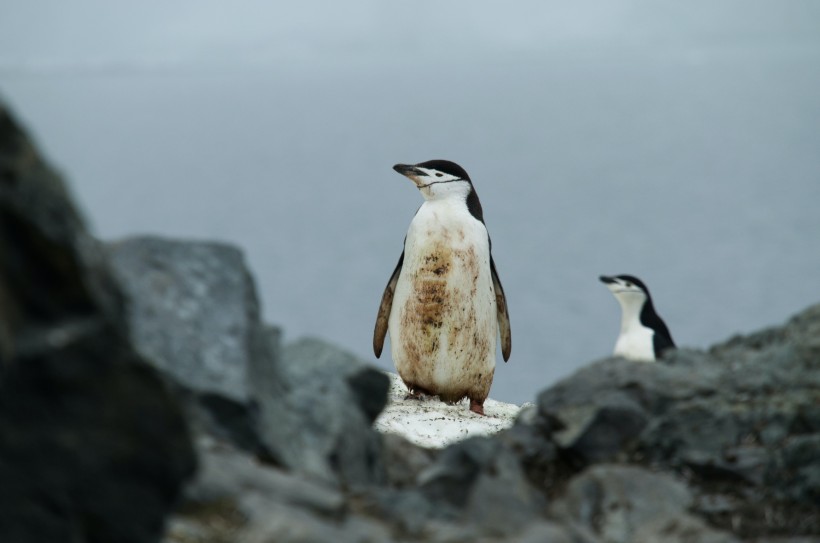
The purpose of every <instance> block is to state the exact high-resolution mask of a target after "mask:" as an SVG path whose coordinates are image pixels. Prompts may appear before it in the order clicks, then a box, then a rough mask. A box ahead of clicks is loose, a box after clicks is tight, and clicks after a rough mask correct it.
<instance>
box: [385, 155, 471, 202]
mask: <svg viewBox="0 0 820 543" xmlns="http://www.w3.org/2000/svg"><path fill="white" fill-rule="evenodd" d="M393 169H394V170H396V171H397V172H399V173H400V174H402V175H404V176H405V177H407V178H409V179H410V180H411V181H412V182H413V183H415V184H416V187H417V188H418V189H419V192H421V194H422V196H424V199H425V200H439V199H443V198H448V197H453V196H456V197H460V198H467V196H469V195H470V193H471V192H473V183H472V181H470V176H469V175H467V172H466V171H465V170H464V168H462V167H461V166H459V165H458V164H456V163H455V162H450V161H449V160H428V161H427V162H419V163H418V164H413V165H410V164H396V165H395V166H393Z"/></svg>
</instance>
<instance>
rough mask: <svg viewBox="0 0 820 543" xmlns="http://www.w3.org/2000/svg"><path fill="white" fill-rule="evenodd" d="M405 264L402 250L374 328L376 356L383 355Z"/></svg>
mask: <svg viewBox="0 0 820 543" xmlns="http://www.w3.org/2000/svg"><path fill="white" fill-rule="evenodd" d="M403 264H404V251H402V252H401V256H400V257H399V263H398V264H396V269H395V270H393V275H391V276H390V281H388V282H387V286H386V287H384V294H382V302H381V304H379V314H378V315H377V316H376V328H375V330H373V353H374V354H375V355H376V358H379V357H380V356H381V355H382V348H384V336H385V335H386V334H387V322H388V321H389V320H390V309H391V308H392V307H393V294H394V293H395V292H396V283H398V282H399V275H400V274H401V267H402V265H403Z"/></svg>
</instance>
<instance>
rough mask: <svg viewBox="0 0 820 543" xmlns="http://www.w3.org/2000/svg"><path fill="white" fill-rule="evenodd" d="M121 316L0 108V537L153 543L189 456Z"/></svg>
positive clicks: (91, 247)
mask: <svg viewBox="0 0 820 543" xmlns="http://www.w3.org/2000/svg"><path fill="white" fill-rule="evenodd" d="M123 317H124V316H123V298H122V296H121V293H120V291H119V288H118V286H117V284H116V282H115V281H114V280H113V278H112V276H111V274H110V271H109V269H108V267H107V265H106V261H105V258H104V254H103V252H102V251H101V250H100V248H99V246H98V244H97V242H96V241H95V240H94V239H93V238H92V237H91V236H90V235H89V234H88V232H87V231H86V229H85V226H84V223H83V220H82V217H81V216H80V213H79V212H78V211H77V209H76V208H75V207H74V205H73V203H72V202H71V199H70V197H69V195H68V192H67V190H66V188H65V186H64V185H63V183H62V182H61V181H60V179H59V177H58V176H57V175H56V174H55V173H54V172H53V171H52V170H51V169H50V168H49V166H48V165H47V164H46V163H45V162H44V161H43V160H42V159H41V158H40V156H39V155H38V153H37V151H36V150H35V148H34V147H33V145H32V144H31V142H30V141H29V140H28V139H27V137H26V135H25V134H24V133H23V132H22V130H21V129H20V128H19V127H18V126H17V124H16V123H15V121H14V120H13V119H12V117H11V115H10V114H9V112H8V111H7V110H6V109H5V108H4V107H3V106H2V104H0V541H9V542H12V541H13V542H15V543H17V542H19V543H24V542H28V541H31V542H42V541H72V542H77V543H82V542H99V541H123V542H149V541H155V540H156V539H157V538H158V537H159V535H160V533H161V531H162V528H163V523H164V519H165V517H166V515H167V514H168V512H169V510H170V509H171V507H172V506H173V504H174V503H175V500H176V498H177V495H178V493H179V491H180V489H181V486H182V484H183V482H184V480H185V479H186V478H187V477H188V476H189V475H190V474H191V473H192V472H193V469H194V454H193V450H192V446H191V442H190V439H189V435H188V431H187V425H186V423H185V420H184V418H183V416H182V411H181V409H180V407H179V405H178V404H177V402H176V400H175V399H174V397H173V396H172V394H171V393H170V391H169V389H168V387H167V386H166V384H165V383H164V382H163V380H162V379H161V377H160V375H159V374H158V373H157V372H156V371H155V370H154V369H153V368H151V367H150V366H148V365H147V364H145V363H144V361H143V360H141V358H140V357H139V356H138V355H137V354H136V353H135V352H134V350H133V349H132V347H131V345H130V343H129V342H128V340H127V336H126V334H125V328H124V318H123ZM137 504H138V505H137Z"/></svg>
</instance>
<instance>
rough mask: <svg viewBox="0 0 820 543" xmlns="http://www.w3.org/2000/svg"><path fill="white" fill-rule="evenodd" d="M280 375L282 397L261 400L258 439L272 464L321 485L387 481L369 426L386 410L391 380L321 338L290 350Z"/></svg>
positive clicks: (283, 356)
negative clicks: (337, 481)
mask: <svg viewBox="0 0 820 543" xmlns="http://www.w3.org/2000/svg"><path fill="white" fill-rule="evenodd" d="M280 370H281V377H282V389H283V390H282V392H281V393H280V394H279V395H276V396H268V397H264V398H260V400H259V402H260V404H259V407H260V413H259V414H260V432H261V439H262V441H263V443H264V445H265V447H266V448H267V450H269V451H270V452H271V454H272V455H273V457H274V458H275V459H276V460H277V461H278V462H280V463H281V464H282V465H283V466H285V467H287V468H289V469H293V470H296V471H300V472H303V473H305V474H307V475H310V476H312V477H316V478H318V479H319V480H323V481H330V480H336V479H338V480H340V481H341V482H342V483H343V484H345V485H360V484H371V483H375V482H379V481H382V480H383V479H384V466H383V464H382V460H381V440H380V438H379V436H378V434H376V432H375V431H374V430H373V429H372V428H371V424H372V422H373V419H374V418H375V416H376V415H377V414H378V413H379V412H380V411H381V409H383V408H384V406H385V405H386V403H387V390H388V387H389V380H388V378H387V376H385V375H384V374H383V373H382V372H380V371H378V370H376V369H374V368H371V367H369V366H367V365H365V364H364V363H363V362H362V361H360V360H358V359H357V358H356V357H354V356H352V355H350V354H348V353H346V352H344V351H341V350H340V349H338V348H336V347H334V346H332V345H329V344H327V343H325V342H322V341H319V340H316V339H303V340H300V341H297V342H295V343H293V344H290V345H287V346H286V347H285V348H284V349H283V351H282V353H281V366H280Z"/></svg>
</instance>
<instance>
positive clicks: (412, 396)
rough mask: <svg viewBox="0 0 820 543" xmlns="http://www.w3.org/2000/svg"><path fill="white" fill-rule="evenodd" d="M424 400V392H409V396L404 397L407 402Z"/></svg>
mask: <svg viewBox="0 0 820 543" xmlns="http://www.w3.org/2000/svg"><path fill="white" fill-rule="evenodd" d="M424 398H425V396H424V393H422V392H412V391H411V392H408V393H407V394H405V395H404V399H405V400H418V401H422V400H424Z"/></svg>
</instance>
